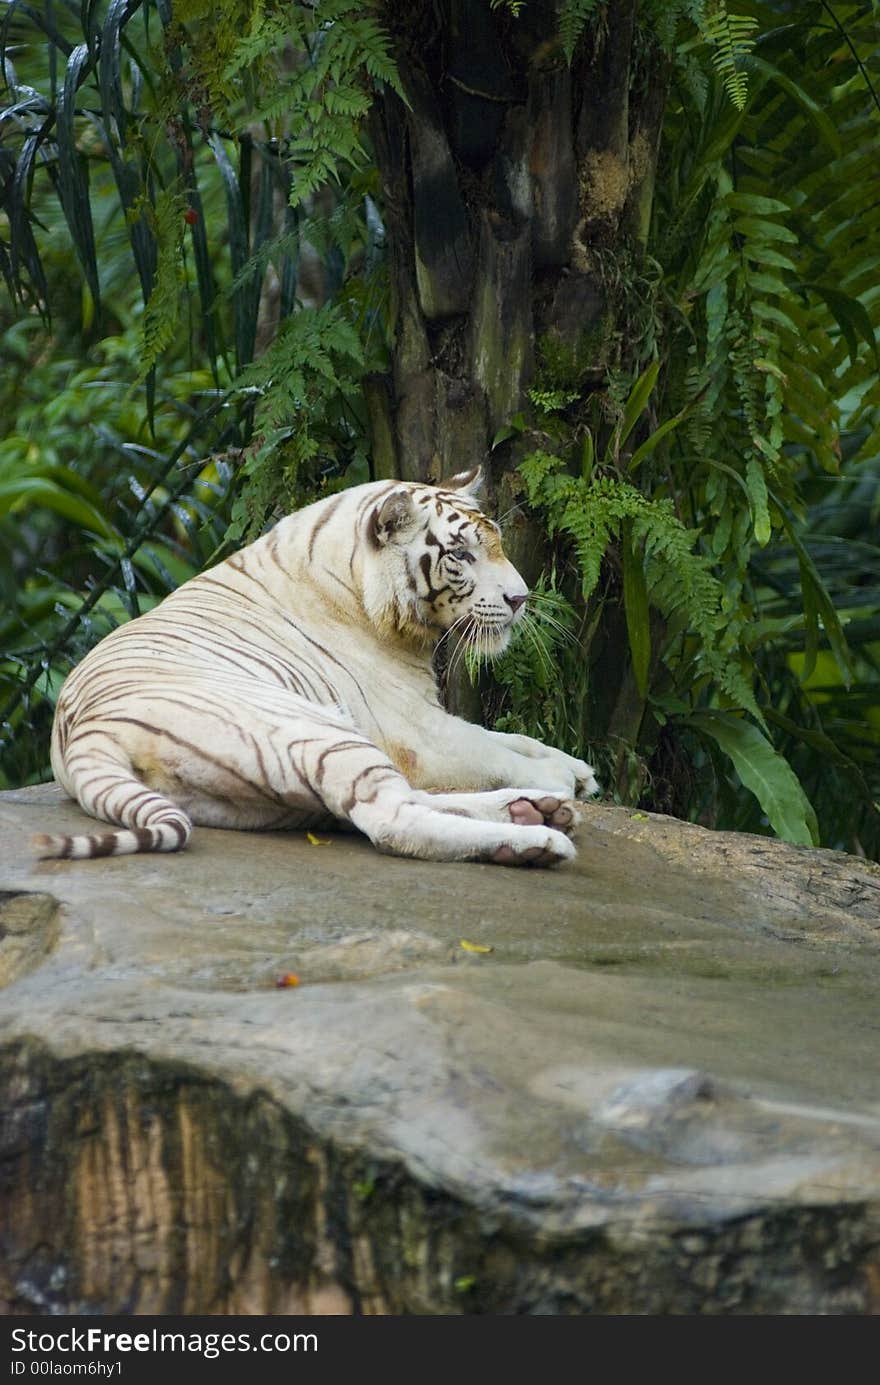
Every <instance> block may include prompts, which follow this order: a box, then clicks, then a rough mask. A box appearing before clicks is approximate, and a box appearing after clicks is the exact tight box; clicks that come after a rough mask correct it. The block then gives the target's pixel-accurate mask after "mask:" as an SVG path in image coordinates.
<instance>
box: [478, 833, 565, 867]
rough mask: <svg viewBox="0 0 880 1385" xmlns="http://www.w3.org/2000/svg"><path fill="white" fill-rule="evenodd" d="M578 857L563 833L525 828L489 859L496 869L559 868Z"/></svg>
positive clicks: (498, 848) (496, 850) (495, 851)
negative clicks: (517, 867) (498, 867)
mask: <svg viewBox="0 0 880 1385" xmlns="http://www.w3.org/2000/svg"><path fill="white" fill-rule="evenodd" d="M576 854H577V853H576V852H575V849H574V847H573V846H572V844H571V842H570V841H569V840H568V838H567V837H566V836H564V834H563V833H562V832H557V831H556V830H555V829H554V828H550V829H547V828H540V827H527V826H522V827H520V828H519V830H518V831H517V832H515V833H514V834H513V835H512V836H511V838H510V841H509V842H506V843H505V844H504V845H503V846H499V847H496V849H495V850H494V851H493V852H492V855H491V857H490V859H491V860H492V861H493V862H494V863H495V865H496V866H558V865H559V864H560V863H561V862H562V861H570V860H571V859H572V858H573V857H574V856H575V855H576Z"/></svg>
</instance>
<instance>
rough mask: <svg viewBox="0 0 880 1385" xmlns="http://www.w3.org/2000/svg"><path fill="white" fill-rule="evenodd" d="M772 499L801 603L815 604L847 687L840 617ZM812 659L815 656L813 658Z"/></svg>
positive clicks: (848, 661)
mask: <svg viewBox="0 0 880 1385" xmlns="http://www.w3.org/2000/svg"><path fill="white" fill-rule="evenodd" d="M773 500H774V502H775V504H776V505H777V506H778V508H779V511H780V513H781V515H782V522H783V525H784V526H785V532H786V533H787V534H788V537H789V540H790V542H791V546H792V548H793V549H794V551H795V553H796V554H797V560H798V568H799V570H800V578H801V590H802V592H803V594H804V607H805V609H806V607H807V605H808V604H810V603H812V604H811V606H810V609H812V607H813V606H815V608H816V610H817V611H818V613H819V615H820V616H821V619H822V627H823V629H824V631H825V635H826V638H827V640H828V643H829V645H830V646H831V652H832V653H833V655H834V657H835V659H836V660H837V666H838V668H839V669H840V673H841V677H842V678H843V681H844V683H845V685H846V686H847V687H849V685H850V681H851V679H852V671H853V666H852V654H851V652H850V648H849V645H848V644H847V642H846V636H845V635H844V633H843V627H842V626H841V624H840V617H839V616H838V614H837V612H836V610H835V609H834V602H833V601H832V600H831V597H830V596H829V594H828V589H827V587H826V586H825V583H824V582H823V581H822V578H821V576H820V575H819V571H818V569H817V567H816V564H815V563H814V562H813V560H812V558H811V557H810V555H809V553H808V552H807V550H806V548H805V547H804V545H803V543H802V542H801V540H800V538H799V536H798V533H797V530H796V528H795V524H794V520H793V519H792V517H791V515H790V514H789V513H788V511H787V510H786V509H785V506H784V505H782V504H781V503H780V501H779V500H778V498H777V497H776V496H775V495H774V496H773ZM814 661H815V660H814Z"/></svg>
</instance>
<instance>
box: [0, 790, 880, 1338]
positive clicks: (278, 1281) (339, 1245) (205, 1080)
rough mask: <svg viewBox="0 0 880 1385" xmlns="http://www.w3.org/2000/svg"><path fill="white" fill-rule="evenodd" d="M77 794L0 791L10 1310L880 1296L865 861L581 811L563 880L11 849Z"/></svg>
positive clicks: (3, 1273) (552, 1307) (207, 842)
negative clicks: (36, 856) (289, 980)
mask: <svg viewBox="0 0 880 1385" xmlns="http://www.w3.org/2000/svg"><path fill="white" fill-rule="evenodd" d="M81 821H82V815H81V814H80V812H79V810H78V809H77V808H76V807H75V806H74V805H72V804H70V803H68V802H67V801H66V800H65V799H64V798H63V796H62V795H61V794H60V792H59V791H58V790H57V789H55V788H54V787H41V788H34V789H24V790H19V791H18V792H16V793H12V794H4V795H0V926H2V927H3V930H4V931H3V935H2V937H0V978H2V979H4V980H5V981H7V982H8V985H7V987H6V989H5V991H4V992H3V993H2V996H0V1046H2V1053H0V1082H2V1087H3V1100H2V1106H3V1111H4V1119H3V1127H2V1151H3V1156H4V1160H5V1163H4V1165H3V1167H5V1169H6V1174H5V1176H4V1180H3V1182H2V1185H0V1187H2V1191H0V1228H2V1229H0V1238H2V1240H0V1297H3V1298H4V1299H5V1302H6V1311H9V1312H47V1311H54V1312H59V1311H61V1312H117V1313H118V1312H123V1313H145V1312H159V1313H168V1312H178V1311H181V1312H186V1313H196V1312H218V1313H229V1312H276V1313H277V1312H282V1313H284V1312H299V1311H304V1312H331V1313H332V1312H342V1311H356V1312H391V1313H402V1312H441V1313H457V1312H469V1313H477V1312H482V1313H506V1312H533V1313H534V1312H551V1313H564V1312H575V1313H585V1312H591V1311H598V1312H628V1313H639V1312H661V1313H673V1312H774V1313H779V1312H801V1313H819V1312H821V1313H824V1312H846V1313H864V1312H870V1311H878V1310H880V1006H878V1002H877V996H878V981H880V947H878V943H880V869H878V868H877V867H876V866H872V865H871V864H869V863H864V862H860V861H857V860H854V859H852V858H849V857H845V856H841V855H839V854H835V853H830V852H815V851H808V850H805V849H801V848H793V847H786V846H783V845H781V844H779V843H775V842H772V841H769V840H766V839H764V838H756V837H746V836H734V835H728V834H714V833H709V832H706V831H704V830H703V829H701V828H698V827H693V826H689V825H687V824H682V823H678V822H675V821H673V820H671V819H667V818H659V817H654V816H649V815H645V814H641V813H638V814H632V813H630V812H628V811H627V810H624V809H617V808H610V807H605V806H601V805H600V806H596V807H594V808H592V809H591V810H590V812H589V818H588V821H587V823H586V825H585V826H584V828H583V829H582V831H581V833H580V836H579V847H580V856H579V858H578V861H577V862H576V863H575V864H574V865H572V866H566V867H563V868H561V869H560V870H557V871H553V872H545V871H517V870H505V869H502V868H499V867H494V866H489V865H485V866H484V865H458V864H455V865H452V864H450V865H436V864H428V863H424V862H415V861H406V860H401V859H398V858H391V857H383V856H381V855H379V854H378V853H377V852H375V851H374V850H373V849H372V848H371V847H370V846H369V844H367V843H366V842H364V841H363V840H362V839H359V838H353V837H345V836H334V837H322V838H321V840H322V842H324V841H326V842H329V844H328V845H312V844H311V843H310V842H309V841H308V840H307V839H306V838H305V837H301V836H296V835H281V834H273V835H266V836H257V835H254V834H245V833H229V832H218V831H209V830H206V829H199V830H198V831H197V833H196V834H195V835H194V838H193V842H192V845H191V847H190V849H189V850H188V851H187V852H185V853H183V854H181V855H180V856H164V857H160V856H138V857H125V858H121V859H118V860H113V859H106V860H95V861H84V862H60V861H59V862H41V863H39V864H34V863H33V861H32V860H31V859H30V857H29V855H28V851H27V838H28V836H29V834H31V833H34V832H39V831H49V832H57V831H66V830H69V829H71V828H72V827H74V826H76V825H77V824H79V823H81ZM53 901H57V907H56V905H55V903H54V902H53ZM462 939H466V940H468V941H470V942H472V943H476V944H479V945H481V946H484V947H488V948H491V949H492V950H491V952H485V953H475V952H469V951H467V950H466V949H464V948H462V946H461V940H462ZM291 972H292V973H295V974H297V975H298V976H299V978H300V985H298V986H296V987H290V988H285V989H278V988H277V987H276V985H275V983H276V981H277V980H278V978H279V977H281V976H283V975H285V974H287V973H291Z"/></svg>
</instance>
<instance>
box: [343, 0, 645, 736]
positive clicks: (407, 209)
mask: <svg viewBox="0 0 880 1385" xmlns="http://www.w3.org/2000/svg"><path fill="white" fill-rule="evenodd" d="M559 8H560V6H559V5H558V4H554V3H541V2H540V0H531V2H530V3H529V4H528V5H526V6H525V7H524V8H523V9H522V11H521V12H520V14H519V16H516V17H515V16H514V15H513V14H512V13H511V11H510V9H509V8H508V7H496V8H494V9H493V8H490V5H489V4H488V3H487V0H437V3H431V4H429V3H426V0H421V3H417V4H415V5H412V6H403V5H397V4H393V3H391V0H388V3H387V4H386V6H385V22H386V24H387V25H388V28H389V30H390V31H391V32H392V34H393V35H394V39H395V42H396V46H397V58H398V64H399V69H400V73H401V78H402V82H403V86H404V89H405V92H406V96H407V101H408V103H409V104H408V107H407V106H405V105H404V103H403V102H401V100H400V99H399V98H398V97H397V96H396V95H395V94H394V93H393V92H391V91H390V90H389V91H387V92H386V94H385V95H384V97H383V98H382V99H381V100H380V101H379V103H378V104H377V106H376V108H375V114H374V120H373V137H374V143H375V149H376V156H377V160H378V164H379V169H380V173H381V178H382V184H383V195H384V206H385V214H386V231H387V239H388V250H389V261H390V278H391V295H392V318H393V323H394V346H393V360H392V369H391V377H390V379H374V380H373V381H372V382H371V387H370V390H369V403H370V414H371V422H372V427H373V435H374V447H375V449H376V467H377V474H381V475H385V476H399V477H401V478H403V479H409V480H430V481H437V480H440V479H441V478H442V477H443V476H445V475H450V474H452V473H453V472H455V471H461V470H464V469H466V468H469V467H471V466H472V465H475V464H476V463H485V462H486V461H487V458H489V457H490V454H491V465H490V467H489V504H490V507H491V508H492V509H493V510H494V511H495V513H496V514H499V515H501V516H506V518H505V519H504V530H505V540H506V545H507V549H508V552H509V554H510V556H511V558H512V560H513V561H514V562H515V563H516V564H517V566H519V568H520V569H521V571H522V572H523V574H524V576H525V577H526V579H527V580H528V581H534V580H535V578H536V577H537V576H538V574H539V573H540V572H541V570H542V568H543V567H545V565H546V564H547V561H548V559H549V543H548V540H547V538H546V535H545V533H544V531H543V529H542V528H541V526H540V525H539V524H538V522H537V521H536V520H534V519H531V518H529V517H528V516H526V515H525V514H524V513H523V512H522V508H521V505H520V502H521V500H522V493H523V488H522V484H521V482H520V481H519V478H518V476H517V475H516V473H515V466H516V463H517V462H518V461H519V460H520V459H521V458H522V456H523V455H524V453H525V452H527V451H529V450H531V448H532V447H534V446H536V445H538V443H537V440H536V438H535V435H534V434H531V435H530V433H529V431H528V429H527V431H526V432H525V434H522V435H519V436H517V437H515V438H514V439H513V440H512V441H508V442H505V443H503V444H501V445H499V446H497V447H496V448H495V449H494V450H493V448H492V444H493V439H494V438H495V435H496V433H497V432H498V430H499V429H501V428H503V427H504V426H505V425H507V424H509V423H510V421H511V419H512V418H513V417H514V415H516V414H517V413H519V412H520V411H527V410H528V403H529V401H528V389H529V386H530V385H531V384H532V383H533V382H534V380H535V378H536V372H537V371H538V370H539V369H540V367H541V362H542V359H543V357H544V356H545V355H546V351H547V347H548V344H550V345H551V348H555V351H554V354H557V355H558V354H560V353H562V354H563V355H566V354H567V355H568V356H569V357H570V358H575V357H576V359H577V362H578V373H579V380H580V388H581V389H582V390H584V391H588V392H595V391H597V390H601V388H602V386H603V384H604V382H605V379H606V376H607V372H608V369H609V367H610V366H612V365H619V364H621V363H622V362H623V361H625V359H626V342H625V341H623V343H622V344H621V335H622V334H621V331H620V330H619V327H620V323H619V318H620V315H621V307H620V303H619V301H618V297H617V296H616V295H615V294H614V292H612V291H610V290H609V288H608V286H607V285H608V276H607V274H605V273H603V268H602V266H603V263H604V262H605V261H606V260H607V258H608V257H609V256H611V257H617V258H618V259H619V258H620V257H621V256H622V255H623V254H624V253H626V254H628V255H633V254H635V255H636V256H638V255H639V254H640V253H641V251H642V250H643V248H644V245H645V242H646V239H647V230H648V225H649V222H650V214H651V200H652V192H653V184H654V171H655V166H656V154H657V143H658V137H659V129H660V122H661V118H662V112H663V96H664V73H663V62H662V58H661V57H660V55H659V52H657V50H656V49H654V48H652V46H651V44H650V41H649V40H647V39H645V38H644V37H643V36H641V35H640V36H639V37H640V42H639V44H638V62H636V61H635V59H634V36H635V32H636V30H635V20H636V12H637V0H617V3H615V4H614V5H607V6H605V7H603V8H602V9H601V10H600V11H599V12H598V16H597V22H595V23H594V24H593V26H592V27H590V28H588V29H586V30H585V31H584V33H583V34H582V35H581V38H580V40H579V42H578V46H577V48H576V50H575V54H574V58H573V61H572V63H571V65H569V64H568V62H567V60H566V57H565V54H564V52H563V48H562V44H561V42H560V39H559V37H558V20H559V14H558V10H559ZM612 604H613V603H612ZM600 624H601V622H600ZM600 643H601V641H600ZM625 647H626V646H625V641H624V644H623V651H625ZM623 651H621V653H620V655H619V657H618V659H617V669H616V680H615V681H616V683H617V685H618V687H617V688H613V689H611V690H610V691H611V695H610V697H609V689H608V688H606V690H605V696H604V698H603V703H604V704H607V708H608V710H607V711H606V712H605V713H604V714H603V716H602V720H603V721H604V722H605V726H604V727H601V726H600V727H596V728H595V732H596V734H602V733H603V730H605V729H607V727H608V726H609V725H610V724H612V723H614V722H615V721H616V722H619V721H620V719H621V712H620V709H617V708H616V706H615V704H616V701H617V699H618V693H619V695H620V696H621V697H623V698H624V699H628V700H629V701H631V700H632V699H631V689H630V688H629V686H624V685H625V684H626V683H627V677H626V669H625V667H624V653H623ZM630 681H631V680H630ZM450 700H451V701H452V702H453V704H457V705H458V709H459V710H463V711H464V712H465V713H466V714H470V715H474V714H475V713H476V714H479V708H478V707H476V706H475V705H474V703H473V700H471V705H470V706H468V705H467V701H468V699H467V696H466V695H463V690H462V688H461V687H459V688H458V689H455V690H451V691H450ZM637 715H639V716H640V712H638V713H637ZM631 721H632V714H630V717H629V723H631ZM635 729H637V727H636V728H635Z"/></svg>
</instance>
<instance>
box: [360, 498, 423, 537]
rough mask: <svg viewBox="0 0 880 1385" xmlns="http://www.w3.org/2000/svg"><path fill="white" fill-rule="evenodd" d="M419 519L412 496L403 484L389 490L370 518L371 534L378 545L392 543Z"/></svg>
mask: <svg viewBox="0 0 880 1385" xmlns="http://www.w3.org/2000/svg"><path fill="white" fill-rule="evenodd" d="M416 519H417V515H416V507H415V505H414V504H413V500H412V496H411V494H410V492H409V491H408V490H405V489H404V488H403V487H402V486H401V487H400V488H399V489H398V490H393V491H389V492H388V494H387V495H386V496H384V497H383V499H382V500H381V501H380V502H379V504H378V505H377V506H376V508H375V510H374V511H373V513H372V514H371V515H370V519H369V534H370V538H371V539H372V540H373V543H374V544H376V546H377V547H381V546H382V545H383V544H386V543H390V542H391V540H392V539H393V538H394V537H395V536H396V535H399V534H403V533H405V532H406V530H407V529H410V528H412V526H413V524H414V523H415V521H416Z"/></svg>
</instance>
